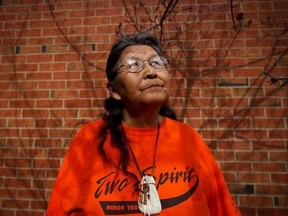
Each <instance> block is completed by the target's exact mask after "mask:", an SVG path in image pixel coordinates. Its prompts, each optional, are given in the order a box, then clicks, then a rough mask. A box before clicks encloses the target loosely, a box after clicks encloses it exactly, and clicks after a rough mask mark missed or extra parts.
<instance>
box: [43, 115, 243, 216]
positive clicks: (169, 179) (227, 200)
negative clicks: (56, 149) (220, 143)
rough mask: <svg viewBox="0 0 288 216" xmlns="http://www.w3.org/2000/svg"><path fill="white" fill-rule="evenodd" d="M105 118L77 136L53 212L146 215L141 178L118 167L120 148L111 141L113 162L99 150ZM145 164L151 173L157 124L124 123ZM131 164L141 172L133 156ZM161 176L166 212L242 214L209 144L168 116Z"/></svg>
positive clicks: (158, 163)
mask: <svg viewBox="0 0 288 216" xmlns="http://www.w3.org/2000/svg"><path fill="white" fill-rule="evenodd" d="M101 124H103V120H97V121H94V122H91V123H89V124H87V125H84V126H83V127H82V128H81V129H80V131H79V132H78V133H77V135H76V137H75V138H74V140H73V142H72V144H71V146H70V148H69V150H68V152H67V155H66V157H65V159H64V162H63V165H62V167H61V169H60V172H59V175H58V177H57V180H56V183H55V186H54V189H53V192H52V195H51V199H50V202H49V206H48V209H47V216H61V215H97V216H98V215H99V216H100V215H135V216H138V215H143V214H142V213H140V211H139V210H138V205H137V200H138V195H139V194H138V192H136V191H135V185H137V184H136V183H135V179H134V178H132V177H130V176H127V175H125V174H124V173H122V172H121V171H120V172H117V168H116V166H117V162H118V159H119V152H118V150H117V149H115V147H113V146H112V145H111V143H110V136H108V139H107V140H106V142H105V145H104V146H105V150H106V152H107V155H108V157H109V158H110V159H111V160H112V162H110V163H107V162H104V160H103V157H102V155H101V154H100V152H99V147H98V143H99V137H98V132H99V128H100V126H101ZM123 127H124V130H125V132H126V134H127V138H128V140H129V143H130V145H131V147H132V149H133V152H134V154H135V156H136V159H137V161H138V164H139V167H140V169H141V170H142V171H143V170H145V173H147V174H150V173H151V167H152V165H153V159H154V151H155V140H156V136H157V128H144V129H143V128H132V127H128V126H127V125H123ZM128 170H129V171H130V172H133V173H135V174H136V175H137V176H138V178H139V180H141V179H140V176H139V172H138V170H137V168H136V165H135V162H134V161H133V160H132V157H131V161H130V163H129V165H128ZM155 179H156V180H155V181H156V187H157V190H158V194H159V197H160V199H161V204H162V211H161V213H160V215H161V216H165V215H175V214H178V215H181V216H191V215H199V216H208V215H210V216H239V215H240V212H239V210H238V208H237V207H236V206H235V205H234V203H233V201H232V198H231V196H230V193H229V191H228V189H227V187H226V184H225V181H224V178H223V176H222V174H221V172H220V170H219V168H218V166H217V164H216V162H215V160H214V158H213V156H212V154H211V152H210V150H209V149H208V147H207V146H206V144H205V143H204V142H203V140H202V138H201V137H200V135H199V134H198V133H197V132H196V131H195V130H194V129H192V128H191V127H189V126H188V125H186V124H183V123H181V122H177V121H174V120H171V119H168V118H164V119H163V121H162V123H161V125H160V135H159V141H158V147H157V152H156V169H155Z"/></svg>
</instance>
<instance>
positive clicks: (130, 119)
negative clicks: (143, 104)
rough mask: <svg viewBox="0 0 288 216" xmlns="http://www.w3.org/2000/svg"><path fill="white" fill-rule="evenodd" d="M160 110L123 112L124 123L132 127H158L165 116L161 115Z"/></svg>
mask: <svg viewBox="0 0 288 216" xmlns="http://www.w3.org/2000/svg"><path fill="white" fill-rule="evenodd" d="M158 113H159V110H154V111H150V112H149V111H148V110H146V111H143V110H142V111H141V112H137V113H136V112H133V113H131V112H128V111H127V110H124V112H123V123H124V124H126V125H128V126H131V127H139V128H147V127H156V126H157V124H158V123H161V121H162V119H163V117H162V116H160V115H159V114H158Z"/></svg>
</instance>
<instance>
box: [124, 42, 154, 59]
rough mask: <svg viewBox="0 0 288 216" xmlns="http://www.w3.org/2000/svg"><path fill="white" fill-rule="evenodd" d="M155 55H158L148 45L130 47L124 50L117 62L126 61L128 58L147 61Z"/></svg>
mask: <svg viewBox="0 0 288 216" xmlns="http://www.w3.org/2000/svg"><path fill="white" fill-rule="evenodd" d="M155 55H158V54H157V52H156V51H155V50H154V49H153V48H152V47H150V46H148V45H132V46H128V47H126V48H125V49H124V51H123V52H122V54H121V56H120V59H119V60H120V61H121V60H126V59H128V58H138V59H144V60H147V59H149V58H151V57H154V56H155Z"/></svg>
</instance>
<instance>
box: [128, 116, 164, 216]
mask: <svg viewBox="0 0 288 216" xmlns="http://www.w3.org/2000/svg"><path fill="white" fill-rule="evenodd" d="M159 135H160V123H159V122H158V125H157V136H156V141H155V151H154V158H153V167H152V173H151V175H146V174H145V173H144V172H142V171H141V169H140V166H139V163H138V161H137V159H136V156H135V154H134V152H133V149H132V147H131V145H130V144H129V142H128V146H129V149H130V151H131V154H132V157H133V161H134V163H135V166H136V168H137V170H138V172H139V175H140V176H141V178H142V179H141V190H140V192H139V199H138V207H139V210H140V211H141V212H142V213H143V214H144V215H152V214H159V213H160V212H161V210H162V206H161V201H160V198H159V195H158V192H157V189H156V186H155V179H154V171H155V168H156V153H157V146H158V140H159Z"/></svg>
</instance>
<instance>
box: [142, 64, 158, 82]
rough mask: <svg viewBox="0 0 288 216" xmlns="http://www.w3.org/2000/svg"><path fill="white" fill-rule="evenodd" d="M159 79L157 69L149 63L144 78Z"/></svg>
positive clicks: (146, 65)
mask: <svg viewBox="0 0 288 216" xmlns="http://www.w3.org/2000/svg"><path fill="white" fill-rule="evenodd" d="M156 77H157V72H156V69H155V68H154V67H153V66H151V65H150V64H149V63H148V64H145V65H144V78H145V79H154V78H156Z"/></svg>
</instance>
